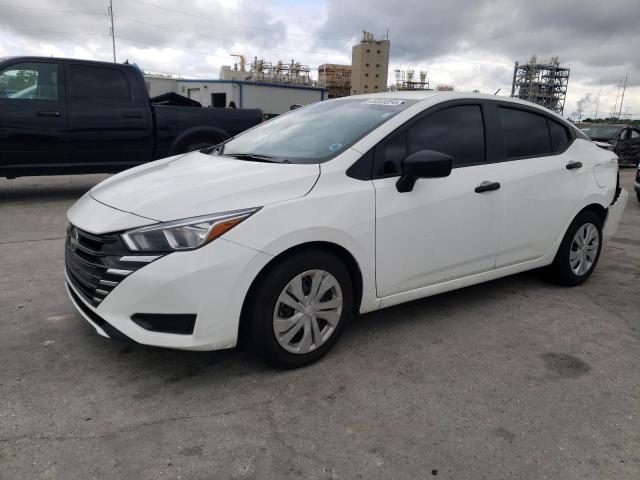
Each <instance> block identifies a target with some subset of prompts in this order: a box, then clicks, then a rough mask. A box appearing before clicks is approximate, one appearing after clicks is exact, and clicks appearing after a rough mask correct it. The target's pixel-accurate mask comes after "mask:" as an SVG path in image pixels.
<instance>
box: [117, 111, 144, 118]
mask: <svg viewBox="0 0 640 480" xmlns="http://www.w3.org/2000/svg"><path fill="white" fill-rule="evenodd" d="M122 116H123V117H124V118H142V114H141V113H138V112H124V113H123V114H122Z"/></svg>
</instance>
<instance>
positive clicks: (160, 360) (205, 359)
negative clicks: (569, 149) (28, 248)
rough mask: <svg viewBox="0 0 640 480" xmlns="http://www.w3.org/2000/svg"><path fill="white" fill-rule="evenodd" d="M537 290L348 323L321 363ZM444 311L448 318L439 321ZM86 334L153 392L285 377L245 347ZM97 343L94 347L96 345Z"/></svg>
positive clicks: (488, 289) (447, 299)
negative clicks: (207, 348)
mask: <svg viewBox="0 0 640 480" xmlns="http://www.w3.org/2000/svg"><path fill="white" fill-rule="evenodd" d="M545 286H546V287H545ZM536 287H537V288H540V287H542V288H554V287H553V285H552V284H550V283H548V282H547V281H546V279H545V276H544V273H543V272H541V271H531V272H525V273H521V274H517V275H514V276H510V277H506V278H502V279H498V280H494V281H491V282H487V283H484V284H480V285H474V286H470V287H466V288H463V289H460V290H456V291H452V292H447V293H443V294H440V295H435V296H433V297H428V298H424V299H419V300H414V301H412V302H408V303H404V304H401V305H397V306H393V307H389V308H385V309H382V310H379V311H376V312H372V313H368V314H364V315H359V316H356V317H353V318H352V319H351V321H350V323H349V325H348V326H347V329H346V330H345V332H344V335H343V338H342V339H341V340H340V342H338V344H337V345H336V348H335V349H334V351H333V352H331V353H329V355H328V356H327V357H325V359H323V360H321V361H320V363H321V362H324V361H329V362H336V361H338V360H337V358H338V357H337V356H339V355H341V350H342V349H343V348H349V347H348V345H349V344H352V345H353V344H359V343H361V342H360V339H362V338H363V337H370V336H372V335H374V336H379V337H384V336H386V334H387V333H388V332H390V331H391V330H392V329H395V328H404V327H407V326H411V325H417V324H420V325H422V326H424V327H425V328H428V329H433V328H436V327H437V324H438V322H445V321H448V320H450V316H451V315H455V312H456V309H458V308H461V305H464V309H465V311H468V309H469V308H472V309H475V308H478V309H481V308H482V306H483V305H487V304H488V303H489V302H491V300H492V299H495V298H498V297H503V296H504V295H525V294H526V292H527V291H530V290H531V289H532V288H536ZM443 311H445V312H448V313H450V315H445V316H443V315H442V312H443ZM78 322H82V319H81V318H78ZM86 328H87V331H86V334H87V336H89V335H90V336H91V337H93V338H94V340H93V341H89V343H93V344H94V345H92V347H91V348H92V350H93V349H95V348H96V346H98V347H99V348H98V352H97V353H96V355H97V356H98V357H100V364H102V365H103V367H104V368H106V369H107V370H110V369H111V368H118V367H117V365H118V364H119V362H118V361H116V362H115V364H116V365H113V363H114V362H113V361H114V360H117V359H119V358H123V357H126V362H124V363H123V365H124V366H125V368H126V370H127V371H131V370H133V371H135V372H138V373H139V374H141V375H142V376H143V377H145V378H147V379H155V380H154V381H153V382H152V383H153V384H155V385H156V387H154V388H157V385H166V386H174V385H175V386H179V388H180V390H185V389H189V388H197V387H198V386H200V385H202V386H206V385H210V384H216V383H218V384H219V383H225V382H227V381H231V382H233V381H235V380H234V379H237V378H238V377H245V376H255V375H260V374H261V373H263V372H269V374H270V375H276V376H278V375H288V374H289V372H286V371H281V370H277V369H275V368H272V367H270V366H268V365H266V364H265V363H263V362H262V361H261V360H260V359H259V358H257V357H256V355H255V354H254V353H253V352H252V350H251V349H250V348H249V347H248V346H246V345H242V344H241V345H240V346H238V347H236V348H233V349H228V350H219V351H212V352H194V351H183V350H171V349H163V348H158V347H150V346H145V345H139V344H135V343H127V342H117V341H108V340H106V339H102V338H96V335H95V333H94V332H93V329H91V327H90V326H89V325H86ZM89 331H90V332H89ZM83 336H84V335H83ZM96 342H98V343H99V345H95V343H96ZM94 351H95V350H94ZM332 357H333V358H332ZM105 362H106V363H105ZM109 364H112V366H109ZM315 365H318V364H315ZM305 368H314V366H313V365H310V366H309V367H305ZM303 370H304V369H303ZM298 371H299V370H298ZM112 373H113V372H112ZM125 375H126V373H125ZM143 390H144V389H143ZM152 390H153V388H152Z"/></svg>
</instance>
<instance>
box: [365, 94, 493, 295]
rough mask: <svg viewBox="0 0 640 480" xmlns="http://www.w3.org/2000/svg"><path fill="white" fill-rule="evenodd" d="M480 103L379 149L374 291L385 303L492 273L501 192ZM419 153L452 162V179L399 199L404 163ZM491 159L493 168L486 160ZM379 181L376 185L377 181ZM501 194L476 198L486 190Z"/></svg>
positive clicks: (439, 114) (411, 129)
mask: <svg viewBox="0 0 640 480" xmlns="http://www.w3.org/2000/svg"><path fill="white" fill-rule="evenodd" d="M485 138H486V135H485V129H484V122H483V113H482V107H481V105H480V104H473V103H471V104H462V105H453V106H440V107H436V111H433V109H432V110H431V111H429V112H427V114H426V116H424V117H423V118H421V119H418V120H416V121H415V122H413V123H412V124H410V125H408V126H407V127H406V128H405V129H403V130H401V131H399V132H397V133H395V134H393V135H391V136H390V137H389V138H388V139H387V140H386V141H384V142H382V143H381V144H380V145H378V146H377V147H376V150H375V167H374V173H375V175H374V180H373V184H374V187H375V190H376V285H377V292H378V296H380V297H384V296H388V295H393V294H396V293H401V292H406V291H409V290H413V289H416V288H421V287H425V286H428V285H433V284H436V283H440V282H444V281H447V280H451V279H455V278H460V277H464V276H467V275H472V274H475V273H481V272H485V271H488V270H491V269H493V268H494V265H495V260H496V255H497V253H498V234H499V222H500V214H501V208H500V207H501V205H502V192H501V191H500V189H499V182H500V178H501V174H500V163H494V162H491V161H490V160H491V158H490V157H491V155H490V156H489V158H487V153H486V150H487V148H486V146H487V142H486V141H485ZM418 150H436V151H439V152H442V153H446V154H448V155H451V156H452V157H454V168H453V171H452V172H451V175H450V176H448V177H445V178H425V179H418V180H417V182H416V183H415V185H414V187H413V190H412V191H410V192H404V193H402V192H398V190H397V188H396V183H397V181H398V178H399V174H400V164H401V161H402V159H403V158H404V157H405V156H406V155H409V154H411V153H413V152H415V151H418ZM487 160H489V161H487ZM376 177H377V178H376ZM485 182H486V183H497V188H492V189H489V190H486V191H476V189H477V187H479V186H480V185H481V184H483V183H485Z"/></svg>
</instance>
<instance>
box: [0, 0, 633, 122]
mask: <svg viewBox="0 0 640 480" xmlns="http://www.w3.org/2000/svg"><path fill="white" fill-rule="evenodd" d="M107 6H108V0H23V1H22V2H15V1H14V0H0V56H7V55H25V54H35V55H47V56H48V55H54V56H64V57H75V58H88V59H96V60H111V59H112V50H111V38H110V37H109V27H110V23H109V17H108V16H107V15H106V12H107ZM113 8H114V14H115V18H114V21H115V32H116V49H117V56H118V61H123V60H125V59H129V60H130V61H132V62H136V63H137V64H139V65H140V66H141V67H142V68H143V69H145V70H147V71H155V72H163V73H172V74H179V75H182V76H188V77H207V78H215V77H217V75H218V71H219V68H220V66H221V65H225V64H226V65H229V64H232V63H233V62H234V61H236V60H235V59H234V58H232V57H230V55H231V54H233V53H242V54H245V55H246V56H247V57H248V58H249V59H253V57H254V56H258V57H263V58H265V59H268V60H271V61H274V62H275V61H277V60H279V59H282V60H285V61H288V60H291V59H292V58H295V59H296V60H298V61H300V62H301V63H303V64H307V65H309V66H310V67H311V68H312V69H313V68H317V66H318V65H319V64H321V63H350V61H351V45H353V44H354V43H356V42H357V41H358V40H359V38H360V36H361V32H362V29H364V28H366V29H368V30H371V31H373V32H374V33H376V34H382V33H385V34H386V32H387V31H388V32H389V38H390V40H391V58H390V72H389V81H391V80H392V78H393V70H394V69H396V68H403V69H408V68H414V69H415V70H426V71H427V72H428V77H429V80H430V82H431V84H432V86H435V85H437V84H439V83H452V84H454V85H455V86H456V89H457V90H463V91H464V90H473V89H480V91H482V92H483V93H493V92H495V91H496V90H498V89H499V88H500V89H501V91H500V93H501V94H509V93H510V91H511V87H510V85H511V79H512V76H513V63H514V61H515V60H519V61H526V60H527V59H528V58H529V56H530V55H532V54H537V55H538V58H539V59H548V58H550V57H551V56H559V57H560V61H561V63H563V64H567V65H569V66H570V67H571V77H570V80H569V90H568V95H567V103H566V106H565V116H568V115H570V114H572V113H573V112H575V111H576V110H577V106H578V102H581V104H582V106H583V108H584V114H583V116H589V115H593V113H594V111H595V108H596V98H597V97H598V92H599V91H600V89H601V90H602V91H601V94H600V101H599V109H598V110H599V116H600V114H602V115H604V114H608V113H609V112H610V111H611V110H612V108H613V105H614V103H615V101H616V95H617V90H618V82H619V81H620V78H621V77H624V76H625V75H627V73H628V79H629V80H628V88H627V91H626V95H625V99H624V108H623V113H624V112H625V111H628V112H629V113H632V114H633V117H634V118H640V53H639V52H640V1H639V0H606V1H605V0H536V1H517V0H513V1H507V0H494V1H480V0H446V1H445V0H440V1H437V2H436V1H431V0H394V1H390V0H299V1H295V0H262V1H259V2H256V1H255V0H253V1H250V0H181V1H176V0H113ZM601 83H602V88H601ZM627 107H628V110H627Z"/></svg>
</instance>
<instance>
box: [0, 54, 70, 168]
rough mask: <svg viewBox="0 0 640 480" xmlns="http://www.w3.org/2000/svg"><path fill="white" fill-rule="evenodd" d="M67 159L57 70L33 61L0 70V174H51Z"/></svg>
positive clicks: (61, 75)
mask: <svg viewBox="0 0 640 480" xmlns="http://www.w3.org/2000/svg"><path fill="white" fill-rule="evenodd" d="M68 156H69V151H68V145H67V109H66V106H65V101H64V72H63V69H62V65H61V64H60V63H59V62H57V61H55V60H51V61H49V60H42V61H41V60H38V61H29V62H20V61H17V62H13V63H10V64H5V65H3V66H2V67H0V169H1V170H2V171H1V172H0V173H4V174H10V173H11V172H14V173H17V174H23V175H24V174H29V172H33V173H37V171H38V170H41V171H42V170H43V169H46V170H51V169H55V167H56V166H60V165H61V164H63V163H65V162H68V161H69V158H68ZM52 173H53V172H52Z"/></svg>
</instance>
